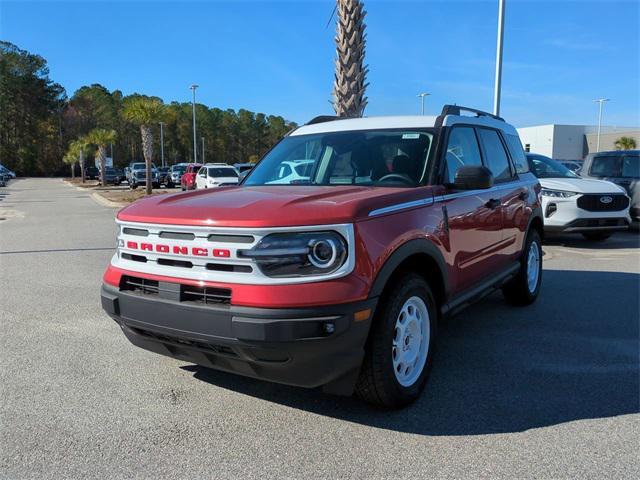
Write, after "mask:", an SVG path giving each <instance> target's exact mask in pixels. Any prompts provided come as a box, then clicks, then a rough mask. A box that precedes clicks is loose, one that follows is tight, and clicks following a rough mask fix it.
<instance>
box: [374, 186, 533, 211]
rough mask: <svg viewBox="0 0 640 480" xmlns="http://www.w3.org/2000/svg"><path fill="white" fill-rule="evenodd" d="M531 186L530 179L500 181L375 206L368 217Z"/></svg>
mask: <svg viewBox="0 0 640 480" xmlns="http://www.w3.org/2000/svg"><path fill="white" fill-rule="evenodd" d="M529 186H532V183H531V180H519V181H517V182H509V183H500V184H498V185H495V186H493V187H491V188H487V189H483V190H468V191H465V192H458V193H450V194H449V195H441V196H439V197H437V198H435V199H433V198H423V199H420V200H413V201H411V202H404V203H397V204H395V205H390V206H388V207H384V208H377V209H376V210H371V211H370V212H369V215H368V216H369V217H375V216H377V215H384V214H386V213H391V212H396V211H398V210H404V209H407V208H416V207H426V206H429V205H432V204H434V203H436V202H442V201H446V200H452V199H454V198H462V197H472V196H474V195H478V194H481V193H487V192H497V191H500V190H508V189H512V188H518V187H529Z"/></svg>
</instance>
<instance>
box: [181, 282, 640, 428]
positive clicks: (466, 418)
mask: <svg viewBox="0 0 640 480" xmlns="http://www.w3.org/2000/svg"><path fill="white" fill-rule="evenodd" d="M639 287H640V275H637V274H630V273H613V272H579V271H555V270H545V272H544V282H543V289H542V292H541V296H540V298H539V299H538V301H537V302H536V303H535V304H534V305H531V306H529V307H524V308H516V307H510V306H508V305H506V304H505V303H504V302H503V301H502V297H501V296H500V295H499V294H494V295H491V296H490V297H488V298H487V299H485V300H484V301H482V302H481V303H478V304H476V305H474V306H472V307H470V308H468V309H467V310H465V311H464V312H462V313H461V314H459V315H458V316H456V317H454V318H452V319H449V320H447V321H445V322H443V324H442V325H441V326H440V332H439V334H440V337H439V342H438V350H437V352H436V356H435V362H434V366H433V369H432V371H431V378H430V379H429V382H428V384H427V387H426V389H425V391H424V392H423V394H422V396H421V398H420V399H419V400H418V401H417V402H416V403H414V404H413V405H411V406H410V407H408V408H406V409H404V410H400V411H392V412H387V411H381V410H377V409H374V408H371V407H369V406H367V405H366V404H364V403H362V402H360V401H359V400H357V399H355V398H344V397H334V396H330V395H325V394H323V393H322V392H321V391H319V390H305V389H300V388H294V387H288V386H282V385H276V384H272V383H268V382H262V381H258V380H253V379H248V378H244V377H240V376H235V375H231V374H226V373H223V372H218V371H214V370H209V369H206V368H203V367H198V366H188V367H183V368H185V369H187V370H191V371H193V372H194V376H195V378H197V379H199V380H202V381H205V382H209V383H211V384H214V385H217V386H219V387H222V388H226V389H229V390H234V391H237V392H240V393H243V394H246V395H250V396H253V397H256V398H260V399H263V400H267V401H270V402H276V403H279V404H282V405H286V406H288V407H291V408H297V409H302V410H306V411H309V412H313V413H315V414H318V415H324V416H329V417H334V418H339V419H343V420H346V421H350V422H356V423H360V424H364V425H370V426H374V427H377V428H384V429H389V430H395V431H401V432H409V433H416V434H421V435H480V434H490V433H507V432H521V431H524V430H528V429H531V428H538V427H545V426H549V425H556V424H560V423H565V422H570V421H573V420H582V419H591V418H603V417H612V416H617V415H624V414H631V413H636V412H638V411H640V405H639V402H640V400H639V395H640V394H639V392H640V380H639V379H640V359H639V345H640V333H639V321H638V318H639V304H638V291H639Z"/></svg>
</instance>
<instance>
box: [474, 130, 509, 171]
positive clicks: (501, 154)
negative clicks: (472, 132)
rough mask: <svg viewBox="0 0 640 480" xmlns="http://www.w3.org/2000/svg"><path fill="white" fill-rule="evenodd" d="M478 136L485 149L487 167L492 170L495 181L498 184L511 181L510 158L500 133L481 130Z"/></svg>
mask: <svg viewBox="0 0 640 480" xmlns="http://www.w3.org/2000/svg"><path fill="white" fill-rule="evenodd" d="M478 134H479V136H480V142H482V146H483V147H484V153H485V164H486V167H487V168H488V169H489V170H491V173H492V174H493V178H494V180H495V181H496V182H500V181H505V180H510V179H511V167H510V166H509V157H507V152H506V151H505V150H504V146H503V145H502V141H501V140H500V137H499V136H498V132H496V131H495V130H487V129H486V128H479V129H478Z"/></svg>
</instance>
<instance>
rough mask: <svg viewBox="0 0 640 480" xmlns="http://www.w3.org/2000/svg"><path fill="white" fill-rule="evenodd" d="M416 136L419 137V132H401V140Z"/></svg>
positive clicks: (413, 138)
mask: <svg viewBox="0 0 640 480" xmlns="http://www.w3.org/2000/svg"><path fill="white" fill-rule="evenodd" d="M416 138H420V134H419V133H403V134H402V139H403V140H415V139H416Z"/></svg>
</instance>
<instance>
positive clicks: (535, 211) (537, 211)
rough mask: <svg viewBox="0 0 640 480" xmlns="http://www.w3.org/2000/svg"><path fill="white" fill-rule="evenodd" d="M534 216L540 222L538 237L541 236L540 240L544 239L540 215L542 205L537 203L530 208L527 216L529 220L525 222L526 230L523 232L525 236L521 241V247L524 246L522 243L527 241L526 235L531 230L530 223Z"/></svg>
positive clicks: (542, 222)
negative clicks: (529, 213)
mask: <svg viewBox="0 0 640 480" xmlns="http://www.w3.org/2000/svg"><path fill="white" fill-rule="evenodd" d="M536 218H538V219H540V223H541V224H542V231H541V232H540V237H541V240H542V239H544V217H543V216H542V205H537V206H536V207H534V208H533V209H532V212H531V215H530V216H529V221H528V222H527V230H526V231H525V232H524V233H525V237H524V241H523V242H524V243H523V244H522V246H521V247H522V248H524V245H525V243H526V241H527V235H528V234H529V231H530V230H531V224H532V223H533V221H534V220H535V219H536Z"/></svg>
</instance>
